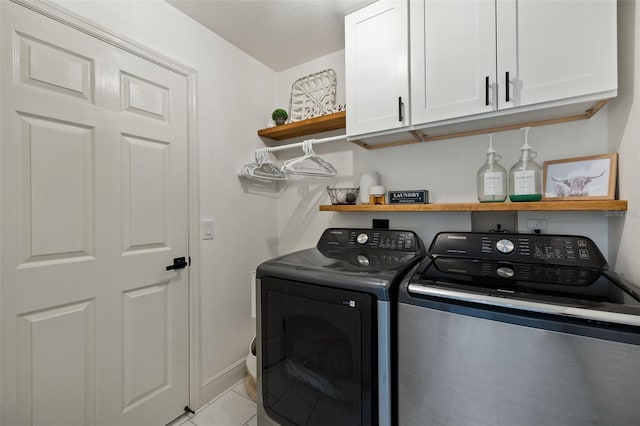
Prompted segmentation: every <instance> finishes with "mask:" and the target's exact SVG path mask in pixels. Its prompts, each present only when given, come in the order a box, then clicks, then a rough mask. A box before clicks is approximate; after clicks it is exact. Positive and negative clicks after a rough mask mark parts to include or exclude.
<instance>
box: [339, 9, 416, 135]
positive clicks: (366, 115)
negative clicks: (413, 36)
mask: <svg viewBox="0 0 640 426" xmlns="http://www.w3.org/2000/svg"><path fill="white" fill-rule="evenodd" d="M407 25H408V11H407V3H406V1H379V2H377V3H374V4H372V5H370V6H368V7H366V8H364V9H361V10H359V11H357V12H354V13H352V14H350V15H347V16H346V18H345V68H346V100H347V105H348V109H349V113H348V114H347V135H349V136H354V135H361V134H366V133H372V132H377V131H384V130H391V129H396V128H399V127H403V126H407V125H408V124H409V114H408V107H409V102H408V100H409V78H408V26H407Z"/></svg>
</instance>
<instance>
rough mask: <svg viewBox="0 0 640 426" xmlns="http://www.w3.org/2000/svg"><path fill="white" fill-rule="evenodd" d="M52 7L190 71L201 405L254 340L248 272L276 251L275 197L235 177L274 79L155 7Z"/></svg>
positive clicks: (160, 5) (103, 1)
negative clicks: (196, 171) (203, 236)
mask: <svg viewBox="0 0 640 426" xmlns="http://www.w3.org/2000/svg"><path fill="white" fill-rule="evenodd" d="M58 2H59V3H60V4H61V5H62V6H64V7H66V8H68V9H70V10H72V11H74V12H76V13H78V14H80V15H83V16H85V17H87V18H88V19H90V20H92V21H94V22H97V23H98V24H100V25H102V26H104V27H107V28H108V29H110V30H111V31H113V32H115V33H117V34H120V35H124V36H125V37H127V38H128V39H130V40H133V41H135V42H138V43H140V44H142V45H144V46H146V47H148V48H150V49H152V50H155V51H157V52H159V53H162V54H164V55H166V56H168V57H170V58H172V59H174V60H176V61H178V62H181V63H184V64H185V65H187V66H189V67H191V68H194V69H196V70H197V71H198V90H197V98H198V106H197V108H198V123H199V127H198V135H197V138H198V140H199V150H200V152H199V153H200V164H199V167H200V214H201V217H202V218H212V219H214V221H215V222H214V223H215V230H214V235H215V238H214V239H213V240H210V241H201V254H202V258H201V263H200V264H199V265H194V267H198V268H200V272H201V290H200V296H201V305H200V309H201V318H200V321H201V323H200V330H201V351H200V357H201V365H200V381H201V386H202V388H203V391H204V392H203V399H204V401H202V402H207V399H206V398H207V397H210V396H211V395H210V394H211V389H213V388H214V387H215V384H216V380H218V379H223V378H224V373H225V372H226V371H227V370H228V369H229V367H231V366H234V365H241V363H242V361H243V358H244V357H245V356H246V354H247V351H248V345H249V343H250V341H251V338H252V337H253V335H254V332H255V328H254V327H255V322H254V320H253V319H252V318H251V317H250V308H251V307H250V287H249V272H250V271H251V270H253V269H255V267H256V266H257V265H258V264H259V263H260V262H261V261H263V260H266V259H268V258H270V257H273V256H274V255H275V254H276V252H277V237H278V235H277V230H276V223H277V216H276V204H277V199H276V198H275V197H274V195H273V194H271V193H266V194H261V193H257V194H256V193H249V192H247V188H245V186H243V185H242V184H241V182H240V181H239V179H238V178H237V177H236V171H237V170H238V169H239V168H240V167H241V166H242V165H243V164H244V163H248V162H250V161H251V160H253V151H254V149H255V148H256V147H259V146H262V142H261V141H260V139H259V138H258V136H257V135H256V130H257V129H259V128H262V127H264V124H265V117H267V116H268V115H269V113H270V108H271V105H272V104H273V100H274V99H275V97H276V90H275V87H276V74H275V73H274V72H273V71H272V70H270V69H269V68H267V67H266V66H264V65H263V64H261V63H259V62H258V61H256V60H255V59H253V58H251V57H249V56H248V55H246V54H244V53H243V52H241V51H239V50H238V49H236V48H235V47H233V46H232V45H231V44H229V43H228V42H226V41H224V40H223V39H222V38H220V37H218V36H217V35H215V34H213V33H212V32H210V31H209V30H207V29H205V28H204V27H202V26H201V25H200V24H198V23H197V22H195V21H193V20H192V19H190V18H188V17H187V16H186V15H184V14H182V13H181V12H179V11H178V10H177V9H175V8H173V7H172V6H170V5H169V4H167V3H164V2H162V1H158V0H155V1H108V0H97V1H64V0H58Z"/></svg>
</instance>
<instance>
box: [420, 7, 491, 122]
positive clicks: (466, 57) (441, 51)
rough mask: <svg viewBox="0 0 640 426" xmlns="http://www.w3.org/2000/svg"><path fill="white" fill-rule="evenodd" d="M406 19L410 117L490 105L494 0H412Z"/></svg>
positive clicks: (438, 115)
mask: <svg viewBox="0 0 640 426" xmlns="http://www.w3.org/2000/svg"><path fill="white" fill-rule="evenodd" d="M410 19H411V23H410V28H411V32H410V34H411V36H410V38H411V114H412V116H411V119H412V122H413V123H414V124H415V123H423V122H430V121H437V120H442V119H446V118H450V117H460V116H465V115H471V114H477V113H480V112H489V111H493V110H495V108H496V107H495V105H496V93H495V92H496V84H495V83H496V17H495V5H494V3H493V2H492V1H485V0H476V1H471V0H468V1H466V0H465V1H451V0H443V1H430V0H427V1H424V0H420V1H412V2H411V4H410Z"/></svg>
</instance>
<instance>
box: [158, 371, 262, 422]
mask: <svg viewBox="0 0 640 426" xmlns="http://www.w3.org/2000/svg"><path fill="white" fill-rule="evenodd" d="M256 413H257V408H256V403H255V402H254V401H253V400H252V399H251V398H249V395H248V394H247V390H246V388H245V384H244V380H242V381H241V382H239V383H238V384H236V385H235V386H233V387H231V388H230V389H228V390H227V391H225V392H224V393H223V394H222V395H220V396H218V397H217V398H216V399H214V400H213V401H211V402H209V403H208V404H207V405H205V406H203V407H202V408H200V409H199V410H198V411H196V414H189V415H184V416H182V417H180V418H179V419H177V420H175V421H174V422H172V423H169V424H168V425H167V426H257V425H258V420H257V417H256Z"/></svg>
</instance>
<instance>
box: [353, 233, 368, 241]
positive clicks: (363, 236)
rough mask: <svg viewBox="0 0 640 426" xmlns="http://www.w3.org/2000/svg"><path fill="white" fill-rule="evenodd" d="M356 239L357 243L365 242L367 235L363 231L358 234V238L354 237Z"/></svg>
mask: <svg viewBox="0 0 640 426" xmlns="http://www.w3.org/2000/svg"><path fill="white" fill-rule="evenodd" d="M356 240H357V241H358V244H367V241H369V236H368V235H367V234H365V233H362V234H359V235H358V238H356Z"/></svg>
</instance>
